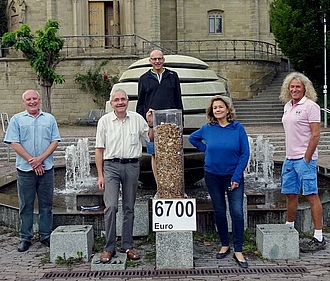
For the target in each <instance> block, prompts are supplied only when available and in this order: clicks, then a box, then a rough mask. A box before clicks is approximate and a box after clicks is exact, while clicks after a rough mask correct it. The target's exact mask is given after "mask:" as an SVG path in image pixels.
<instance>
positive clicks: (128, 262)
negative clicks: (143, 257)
mask: <svg viewBox="0 0 330 281" xmlns="http://www.w3.org/2000/svg"><path fill="white" fill-rule="evenodd" d="M140 264H141V263H140V262H139V261H132V260H130V259H127V260H126V266H127V267H138V266H139V265H140Z"/></svg>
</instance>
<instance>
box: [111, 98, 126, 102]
mask: <svg viewBox="0 0 330 281" xmlns="http://www.w3.org/2000/svg"><path fill="white" fill-rule="evenodd" d="M111 101H113V102H124V101H128V99H127V98H115V99H113V100H111Z"/></svg>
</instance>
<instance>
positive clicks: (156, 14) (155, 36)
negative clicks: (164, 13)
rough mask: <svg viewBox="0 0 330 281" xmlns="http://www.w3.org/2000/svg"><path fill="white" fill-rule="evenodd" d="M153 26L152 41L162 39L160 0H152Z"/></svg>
mask: <svg viewBox="0 0 330 281" xmlns="http://www.w3.org/2000/svg"><path fill="white" fill-rule="evenodd" d="M150 5H151V19H152V20H151V26H150V38H151V40H152V41H159V40H160V0H151V1H150Z"/></svg>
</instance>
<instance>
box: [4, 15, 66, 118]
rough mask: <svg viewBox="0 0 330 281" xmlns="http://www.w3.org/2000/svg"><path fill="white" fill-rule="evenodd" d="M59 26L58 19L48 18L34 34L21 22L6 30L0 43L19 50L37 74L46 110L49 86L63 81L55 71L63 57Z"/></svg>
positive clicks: (48, 109)
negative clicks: (17, 27) (12, 29)
mask: <svg viewBox="0 0 330 281" xmlns="http://www.w3.org/2000/svg"><path fill="white" fill-rule="evenodd" d="M59 27H60V25H59V22H58V21H56V20H49V21H48V22H47V23H46V25H45V28H44V30H37V31H36V32H35V35H34V34H32V33H31V29H30V27H29V25H27V24H23V25H22V26H21V28H19V29H18V30H16V31H14V32H6V33H5V34H4V35H3V37H2V44H3V45H4V46H5V47H14V48H15V49H16V50H20V51H21V52H22V53H23V56H24V57H25V58H26V59H27V60H28V62H29V64H30V66H31V67H32V69H33V70H34V71H35V73H36V74H37V79H38V83H39V85H40V86H41V87H42V109H43V110H44V111H46V112H51V106H50V96H51V95H50V93H51V90H50V88H51V87H52V85H53V83H58V84H61V83H63V82H65V79H64V76H62V75H59V74H57V73H56V72H55V68H56V66H57V64H58V63H59V62H60V61H62V60H63V59H64V58H62V57H61V55H60V51H61V50H62V48H63V46H64V39H63V38H62V37H61V36H59V35H58V34H57V31H58V29H59Z"/></svg>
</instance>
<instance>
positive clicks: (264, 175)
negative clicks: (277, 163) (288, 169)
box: [244, 135, 278, 189]
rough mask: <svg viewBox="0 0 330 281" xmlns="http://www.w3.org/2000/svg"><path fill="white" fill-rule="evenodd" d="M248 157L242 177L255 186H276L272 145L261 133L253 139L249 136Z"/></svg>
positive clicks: (262, 187)
mask: <svg viewBox="0 0 330 281" xmlns="http://www.w3.org/2000/svg"><path fill="white" fill-rule="evenodd" d="M249 145H250V159H249V162H248V165H247V168H246V170H245V172H244V177H245V179H246V181H247V182H249V183H250V185H252V184H253V186H254V187H255V188H259V189H264V188H267V189H270V188H277V187H278V182H277V183H276V182H275V181H274V160H273V158H274V151H275V149H274V146H273V145H272V144H270V143H269V140H268V139H264V137H263V136H262V135H259V136H257V138H256V139H255V140H254V139H253V138H251V137H249Z"/></svg>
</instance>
